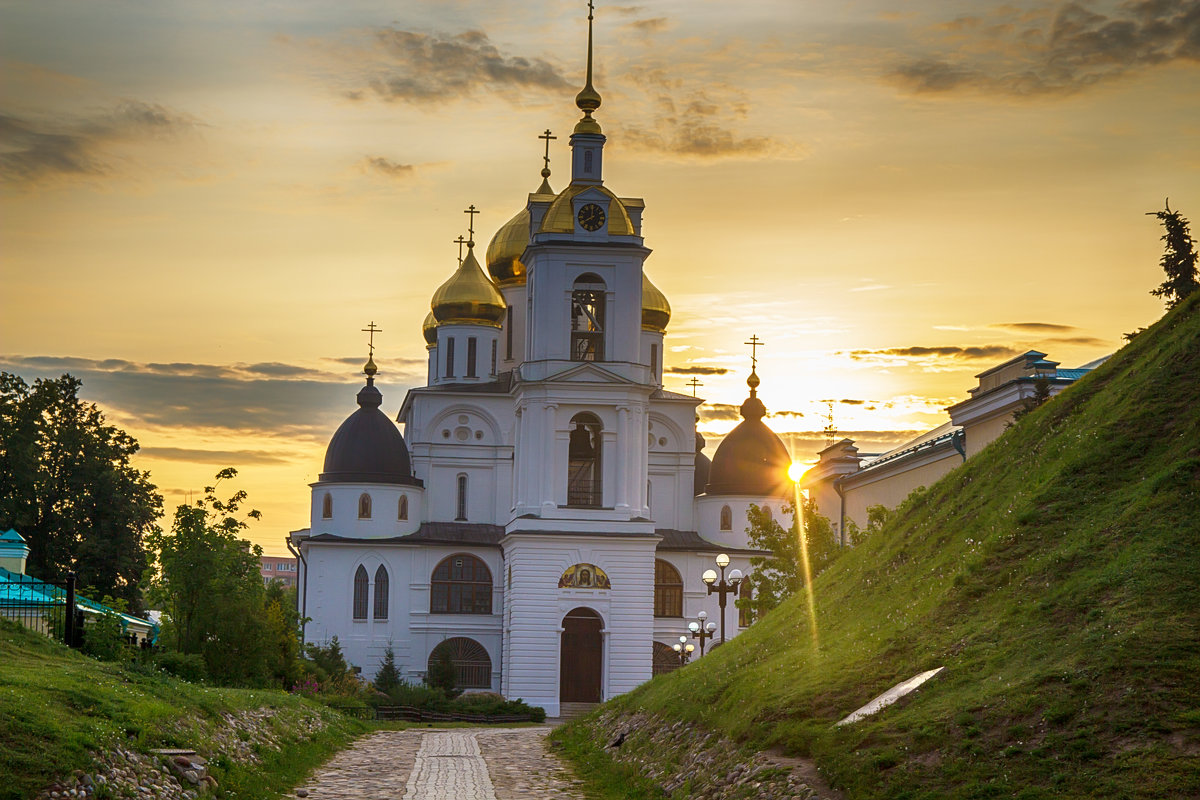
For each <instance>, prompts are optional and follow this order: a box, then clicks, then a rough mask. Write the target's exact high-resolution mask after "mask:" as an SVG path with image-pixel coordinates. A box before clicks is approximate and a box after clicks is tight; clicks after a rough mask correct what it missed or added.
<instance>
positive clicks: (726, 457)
mask: <svg viewBox="0 0 1200 800" xmlns="http://www.w3.org/2000/svg"><path fill="white" fill-rule="evenodd" d="M750 379H751V380H750V381H748V382H749V383H750V397H748V398H747V399H746V402H744V403H742V408H741V412H742V421H741V422H740V423H738V426H737V427H736V428H734V429H733V430H731V431H730V432H729V433H728V434H727V435H726V436H725V439H724V440H723V441H722V442H721V446H720V447H718V448H717V452H716V454H715V455H714V456H713V460H712V469H711V470H709V473H708V486H707V487H706V489H705V491H706V492H707V493H708V494H748V495H757V496H760V497H780V496H783V497H786V496H787V495H788V494H789V492H790V490H791V482H790V481H789V480H788V476H787V471H788V467H789V466H791V463H792V459H791V456H789V455H788V451H787V448H786V447H784V446H783V442H782V441H780V440H779V437H778V436H776V435H775V431H773V430H771V429H770V428H768V427H767V426H766V425H765V424H764V423H763V421H762V418H763V417H765V416H766V414H767V409H766V407H765V406H764V405H763V404H762V401H761V400H759V399H758V398H757V397H756V396H755V391H754V390H755V387H756V386H758V376H757V375H755V374H754V373H751V374H750Z"/></svg>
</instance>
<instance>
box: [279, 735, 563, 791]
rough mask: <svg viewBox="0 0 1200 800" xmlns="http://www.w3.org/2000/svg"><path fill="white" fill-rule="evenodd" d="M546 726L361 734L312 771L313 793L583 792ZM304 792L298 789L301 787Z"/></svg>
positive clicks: (309, 788)
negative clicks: (550, 745)
mask: <svg viewBox="0 0 1200 800" xmlns="http://www.w3.org/2000/svg"><path fill="white" fill-rule="evenodd" d="M548 732H549V729H548V728H500V729H494V728H456V729H451V730H437V729H433V728H410V729H408V730H403V731H380V732H378V733H374V734H372V735H370V736H367V737H364V738H362V739H359V740H358V741H357V742H355V743H354V744H353V745H352V746H351V747H350V748H349V749H347V750H343V751H342V752H341V753H338V754H337V755H336V756H334V757H333V758H332V759H331V760H330V761H329V762H328V763H327V764H325V766H323V767H321V768H320V769H318V770H317V771H316V773H314V775H313V776H312V779H311V780H310V782H309V783H308V784H306V785H305V786H304V787H303V789H304V790H306V791H307V792H308V797H309V798H311V799H312V800H518V798H519V799H520V800H551V799H552V798H553V800H581V798H582V794H581V793H580V792H579V790H578V788H577V786H578V781H576V780H574V779H573V778H572V777H571V775H570V773H569V772H567V770H566V769H565V768H564V767H563V766H562V764H561V763H560V762H559V761H558V759H557V758H555V757H554V756H553V755H552V754H551V753H549V752H548V751H547V749H546V739H545V737H546V734H547V733H548ZM297 794H300V791H299V790H298V791H297Z"/></svg>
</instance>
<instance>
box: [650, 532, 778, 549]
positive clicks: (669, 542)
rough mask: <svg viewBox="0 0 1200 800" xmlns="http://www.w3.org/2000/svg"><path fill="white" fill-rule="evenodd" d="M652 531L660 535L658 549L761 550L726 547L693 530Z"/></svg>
mask: <svg viewBox="0 0 1200 800" xmlns="http://www.w3.org/2000/svg"><path fill="white" fill-rule="evenodd" d="M654 532H655V533H657V534H658V535H659V536H661V537H662V541H661V542H659V543H658V549H659V550H684V551H688V550H695V551H698V552H701V553H733V554H735V555H760V554H761V553H763V552H764V551H762V550H743V549H740V548H737V547H727V546H726V545H723V544H716V543H715V542H710V541H708V540H707V539H704V538H702V537H701V536H700V534H698V533H696V532H695V531H680V530H676V529H674V528H655V529H654Z"/></svg>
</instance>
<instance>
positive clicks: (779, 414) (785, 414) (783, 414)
mask: <svg viewBox="0 0 1200 800" xmlns="http://www.w3.org/2000/svg"><path fill="white" fill-rule="evenodd" d="M767 416H768V417H803V416H804V412H803V411H772V412H770V413H768V414H767Z"/></svg>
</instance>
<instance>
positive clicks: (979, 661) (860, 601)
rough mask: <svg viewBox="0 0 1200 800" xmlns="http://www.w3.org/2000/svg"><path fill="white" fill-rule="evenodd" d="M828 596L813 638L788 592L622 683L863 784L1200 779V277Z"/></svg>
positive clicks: (1054, 786) (924, 498)
mask: <svg viewBox="0 0 1200 800" xmlns="http://www.w3.org/2000/svg"><path fill="white" fill-rule="evenodd" d="M815 591H816V598H817V614H816V619H817V635H818V640H819V644H814V643H813V631H812V630H811V628H810V625H809V622H808V614H807V611H806V609H805V608H804V607H803V606H802V605H801V604H802V602H803V598H802V597H793V598H791V599H790V600H789V601H788V602H786V603H785V604H784V605H783V606H781V607H780V608H779V609H777V610H776V611H775V612H773V613H771V614H770V615H768V616H767V617H765V618H764V619H762V620H761V621H759V622H758V623H756V624H755V625H754V626H753V627H751V628H750V629H749V630H748V631H747V632H746V633H744V634H743V635H741V636H739V637H738V638H737V639H736V640H735V641H734V642H732V643H730V644H729V645H728V646H726V647H722V648H720V649H718V650H716V651H714V652H713V653H711V654H710V655H709V656H707V657H705V658H704V659H701V660H699V661H698V662H696V663H694V664H692V665H690V666H688V667H687V668H685V669H683V670H680V671H678V672H676V673H673V674H671V675H668V676H663V677H660V678H656V679H655V680H653V681H651V682H650V683H648V684H646V685H645V686H643V687H642V688H640V689H638V690H637V691H635V692H633V693H630V694H628V695H625V696H623V697H621V698H618V699H617V700H616V701H614V702H615V703H617V704H619V705H620V706H622V707H625V708H629V709H635V708H637V709H644V710H648V711H651V712H655V713H659V714H664V715H667V716H670V717H674V718H684V719H688V720H693V721H695V722H698V723H701V724H703V725H705V726H708V727H711V728H713V729H716V730H718V731H721V732H723V733H725V734H727V735H730V736H732V737H733V738H735V739H737V740H739V741H743V742H749V743H751V744H754V745H756V746H759V747H768V746H778V747H782V748H783V749H784V750H785V751H788V752H791V753H793V754H797V755H805V756H810V757H812V758H814V759H815V760H816V761H817V763H818V765H819V766H820V767H821V769H822V770H823V772H824V773H825V774H826V775H827V776H828V777H829V778H830V780H831V782H832V783H833V784H834V785H835V786H838V787H840V788H843V789H845V790H847V791H848V793H849V794H850V796H852V797H854V798H856V799H857V798H896V799H899V798H933V797H937V798H986V797H1022V798H1037V797H1047V798H1048V797H1055V798H1090V797H1107V798H1151V797H1154V798H1164V797H1196V796H1200V295H1198V296H1195V297H1193V298H1191V300H1190V301H1189V302H1187V303H1184V304H1183V305H1181V306H1180V307H1179V308H1177V309H1176V310H1175V311H1174V312H1172V313H1171V314H1169V315H1167V316H1166V317H1164V318H1163V319H1162V320H1160V321H1159V322H1158V323H1157V324H1156V325H1154V326H1153V327H1152V328H1151V329H1149V330H1148V331H1146V332H1145V333H1143V334H1141V335H1139V336H1138V337H1136V338H1135V339H1134V340H1133V342H1132V343H1130V344H1129V345H1128V346H1126V347H1125V348H1124V349H1123V350H1121V351H1120V352H1119V353H1117V354H1116V355H1115V356H1114V357H1113V358H1112V359H1110V360H1109V361H1108V362H1107V363H1106V364H1104V365H1103V366H1101V367H1100V368H1099V369H1097V370H1096V371H1095V372H1094V373H1092V374H1091V375H1089V376H1087V377H1086V378H1084V379H1083V380H1081V381H1079V382H1077V383H1076V384H1075V385H1074V386H1072V387H1071V388H1069V389H1068V390H1067V391H1065V392H1064V393H1063V394H1062V395H1060V396H1058V397H1057V398H1055V399H1054V400H1052V401H1050V402H1049V403H1047V404H1046V405H1044V406H1043V407H1042V408H1040V409H1039V410H1038V411H1036V412H1034V413H1033V414H1031V415H1029V416H1028V417H1026V418H1025V419H1024V420H1023V421H1022V422H1021V424H1020V425H1018V426H1016V427H1014V428H1013V429H1011V430H1009V431H1008V432H1007V433H1006V434H1005V435H1004V436H1002V437H1001V438H1000V439H998V440H997V441H996V442H994V443H993V444H992V445H990V446H989V447H988V448H986V449H985V451H984V452H982V453H980V454H979V455H978V456H976V457H975V458H973V459H971V460H970V461H968V462H967V463H966V464H965V465H963V466H962V467H961V468H959V469H957V470H956V471H954V472H953V473H951V474H950V475H948V476H947V477H946V478H944V479H943V480H942V481H940V482H939V483H937V484H936V485H934V486H933V487H931V488H930V489H929V490H928V491H926V492H923V493H920V494H919V495H918V496H915V497H914V498H912V499H911V500H910V502H908V503H906V504H905V505H904V506H902V508H901V511H900V513H899V514H898V515H897V518H896V519H895V520H893V521H892V522H891V523H890V524H889V525H888V527H887V528H886V529H885V530H884V531H883V532H882V533H880V534H879V535H877V536H875V537H873V538H872V539H869V540H868V541H867V542H865V543H864V544H863V545H861V546H860V547H858V548H855V549H854V550H853V551H851V552H848V553H846V554H845V555H844V556H843V557H842V558H841V559H840V560H838V561H837V562H836V563H835V564H834V565H833V566H831V567H830V568H829V569H828V570H826V571H825V572H824V573H823V574H822V575H821V576H820V577H819V578H818V580H817V581H816V582H815ZM937 666H945V667H947V671H946V673H945V676H944V677H943V678H941V679H939V680H937V681H935V682H933V683H931V684H929V685H927V687H925V688H924V689H922V690H921V691H920V692H919V693H918V694H917V695H915V696H914V697H913V698H912V699H910V700H907V701H903V702H902V703H900V704H899V705H897V706H896V707H893V708H891V709H889V710H887V711H885V712H883V713H881V714H879V715H877V716H876V717H873V718H870V719H869V720H867V721H864V722H860V723H857V724H855V725H852V726H848V727H847V728H839V729H834V728H833V727H832V725H833V723H834V722H835V721H836V720H838V719H840V718H841V717H842V716H844V715H845V714H847V713H849V712H850V711H852V710H854V709H855V708H857V707H858V706H860V705H862V704H863V703H865V702H867V701H868V700H870V699H871V698H872V697H873V696H875V695H876V694H878V693H880V692H882V691H883V690H885V689H886V688H888V687H890V686H891V685H893V684H895V683H897V682H898V681H901V680H904V679H906V678H909V677H911V676H912V675H914V674H916V673H918V672H920V671H922V670H926V669H930V668H932V667H937ZM577 725H580V726H583V725H586V721H583V722H582V723H577ZM559 735H560V736H562V737H571V736H574V735H576V734H574V733H572V730H571V729H570V728H568V730H565V731H563V733H561V734H559Z"/></svg>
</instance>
